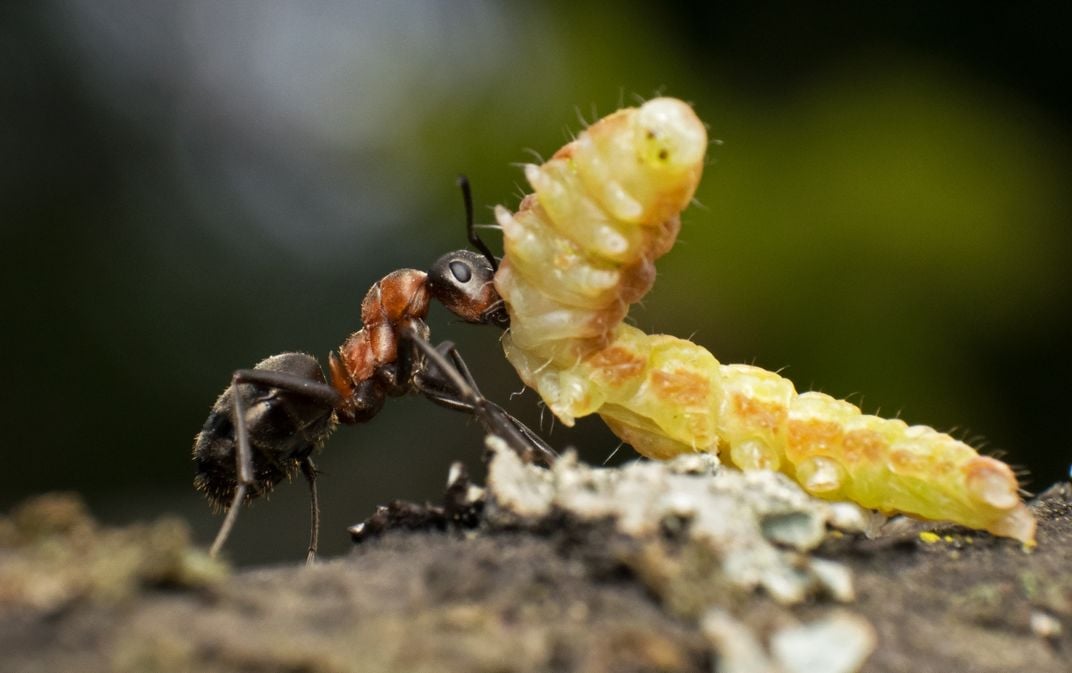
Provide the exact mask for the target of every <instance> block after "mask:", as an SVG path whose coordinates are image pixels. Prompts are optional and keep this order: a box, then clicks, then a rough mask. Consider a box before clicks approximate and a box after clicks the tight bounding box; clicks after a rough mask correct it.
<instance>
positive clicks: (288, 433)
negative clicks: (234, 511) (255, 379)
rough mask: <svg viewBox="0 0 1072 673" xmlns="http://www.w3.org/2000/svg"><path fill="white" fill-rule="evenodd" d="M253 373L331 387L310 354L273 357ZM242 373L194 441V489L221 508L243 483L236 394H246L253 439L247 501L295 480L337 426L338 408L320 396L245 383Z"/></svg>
mask: <svg viewBox="0 0 1072 673" xmlns="http://www.w3.org/2000/svg"><path fill="white" fill-rule="evenodd" d="M252 371H254V372H258V373H264V372H273V373H278V374H281V375H283V376H287V377H292V378H293V379H295V380H296V379H302V380H305V381H308V382H309V383H310V384H313V385H314V386H315V385H317V384H324V383H325V380H324V373H323V371H322V370H321V369H320V365H319V363H317V361H316V359H315V358H314V357H312V356H311V355H307V354H305V353H281V354H279V355H273V356H271V357H269V358H266V359H264V360H262V361H261V362H259V363H257V365H256V366H255V367H254V368H253V370H252ZM241 373H242V372H236V379H239V380H238V382H237V383H236V385H232V386H228V387H227V389H226V390H224V391H223V394H221V395H220V396H219V398H218V399H217V400H216V403H215V404H213V405H212V410H211V411H210V412H209V416H208V420H206V421H205V425H204V427H203V428H202V429H201V432H200V433H198V435H197V437H196V438H195V440H194V449H193V457H194V463H195V464H196V476H195V477H194V486H195V487H196V488H197V489H198V490H200V491H202V492H204V493H205V495H206V496H208V498H209V500H210V501H211V502H212V504H213V506H215V507H217V508H223V507H226V506H227V505H228V504H229V503H230V502H231V500H232V498H234V494H235V489H236V488H237V485H238V482H237V478H236V476H237V475H236V473H235V450H236V446H237V438H236V433H235V425H234V416H233V414H234V408H235V407H234V394H235V393H234V392H233V391H236V390H237V391H238V392H237V394H238V395H240V396H241V402H242V404H241V407H242V408H243V410H244V413H243V416H244V418H245V421H246V423H245V425H246V431H247V433H248V435H249V447H250V454H251V455H250V457H251V459H252V463H251V464H252V468H253V475H252V476H253V483H252V484H250V486H249V488H248V490H247V492H246V496H245V500H246V501H247V502H249V501H251V500H254V499H256V498H259V497H261V496H263V495H265V494H266V493H268V492H269V491H271V490H272V487H273V486H275V485H276V484H278V483H279V482H281V481H283V480H284V479H290V478H291V477H293V476H294V475H295V474H296V473H297V472H298V471H299V469H300V467H301V463H302V461H303V460H304V459H305V458H307V457H308V456H309V455H310V454H311V453H312V452H313V451H314V450H315V449H316V448H318V447H319V446H320V445H321V444H323V442H324V441H325V440H326V439H327V437H328V436H329V435H330V434H331V431H332V430H333V429H334V425H335V419H334V417H333V409H332V407H331V406H328V405H325V404H324V403H323V402H322V401H320V400H318V399H317V398H314V397H310V396H309V395H305V394H299V393H296V392H293V391H290V390H286V389H283V388H279V387H277V386H273V385H270V384H268V383H249V382H241V380H240V379H241Z"/></svg>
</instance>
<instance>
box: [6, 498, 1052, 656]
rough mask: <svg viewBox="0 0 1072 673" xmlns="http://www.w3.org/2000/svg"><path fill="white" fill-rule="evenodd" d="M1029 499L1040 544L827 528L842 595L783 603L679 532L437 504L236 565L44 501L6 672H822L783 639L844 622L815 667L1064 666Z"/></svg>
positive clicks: (154, 526) (14, 525)
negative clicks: (845, 636) (844, 648)
mask: <svg viewBox="0 0 1072 673" xmlns="http://www.w3.org/2000/svg"><path fill="white" fill-rule="evenodd" d="M455 490H457V489H455ZM1032 507H1033V508H1034V509H1035V511H1036V513H1037V515H1038V518H1039V524H1040V525H1039V536H1038V547H1037V549H1035V550H1034V551H1032V552H1026V551H1024V550H1023V549H1022V548H1021V547H1020V545H1018V544H1016V543H1014V542H1011V541H1009V540H1002V539H996V538H993V537H991V536H989V535H987V534H985V533H977V532H974V531H966V530H964V529H956V528H948V529H927V530H935V534H923V535H920V531H921V530H924V528H923V527H921V525H919V524H908V525H906V526H902V529H901V530H900V532H894V533H887V534H885V535H883V536H881V537H878V538H876V539H868V538H866V537H864V536H862V535H854V534H843V533H837V532H832V533H828V534H827V535H826V536H825V537H824V539H823V542H822V544H821V545H820V546H819V547H818V548H817V549H814V550H812V551H809V552H807V555H808V556H809V557H814V558H821V559H827V560H833V561H836V562H838V563H840V564H842V565H844V566H847V567H848V568H851V571H852V576H853V578H854V588H855V591H854V593H855V600H852V601H844V600H843V601H842V602H837V601H835V600H834V599H833V598H832V597H830V592H822V591H820V592H818V593H813V594H811V595H810V596H809V598H808V599H807V600H805V601H803V602H796V603H787V602H786V601H781V602H779V601H776V600H774V599H773V598H772V597H771V596H770V595H769V594H768V592H766V591H763V590H760V589H751V590H745V589H742V588H741V587H740V586H730V585H729V584H727V583H726V582H725V581H724V578H722V577H721V576H720V575H719V573H717V572H715V571H713V570H712V568H714V567H715V566H717V565H718V564H717V562H716V559H714V558H713V557H712V556H711V555H710V554H708V553H706V552H705V551H704V549H705V548H701V547H696V546H694V545H689V544H687V543H684V542H683V541H682V540H681V539H680V535H675V532H674V530H673V529H672V527H666V528H665V529H664V530H662V531H661V532H660V533H659V535H658V536H656V537H657V539H642V538H638V537H637V536H635V535H626V534H623V533H622V532H621V530H620V529H619V528H618V527H616V525H615V524H614V523H613V522H612V521H609V520H594V521H579V520H578V519H577V518H576V517H574V516H571V515H569V514H568V513H563V512H561V511H556V512H555V513H554V514H553V515H552V516H550V517H546V518H544V519H543V520H541V521H540V522H538V523H535V524H532V525H526V524H525V522H524V521H517V520H515V521H514V523H513V524H511V525H504V524H498V525H495V524H489V523H488V521H489V519H488V513H487V512H485V513H484V514H482V515H480V516H476V517H475V518H472V517H471V519H470V520H469V521H468V523H470V524H472V523H475V524H476V528H473V529H461V528H454V527H451V526H447V530H446V531H443V530H442V528H443V527H444V525H446V524H445V521H449V520H450V517H449V516H448V517H446V518H444V517H443V511H442V510H440V509H436V510H435V511H431V510H430V512H429V514H430V515H429V517H428V518H427V526H426V528H428V529H425V530H402V529H401V528H400V527H397V526H393V525H391V521H390V517H387V520H386V524H385V519H384V516H383V515H382V513H381V516H380V518H379V520H378V524H377V529H376V533H375V534H374V535H369V536H367V539H365V540H364V541H363V542H362V543H361V544H360V545H358V546H357V547H356V548H355V551H354V552H353V553H352V554H350V555H349V556H347V557H345V558H340V559H336V560H331V561H327V562H322V563H319V564H317V565H316V566H313V567H305V566H303V565H299V564H295V565H292V566H284V567H272V568H264V569H254V570H242V571H238V572H231V571H229V570H228V569H227V568H226V567H225V566H224V565H222V564H219V563H216V562H213V561H210V560H209V559H208V558H207V557H205V556H204V554H203V552H202V551H201V550H199V549H196V548H194V547H192V546H191V545H190V543H189V540H188V533H187V532H186V529H185V526H184V525H183V524H182V522H180V521H176V520H162V521H158V522H155V523H151V524H145V525H140V526H133V527H129V528H124V529H105V528H102V527H100V526H98V525H97V524H95V523H94V522H93V520H92V519H91V518H90V517H89V515H88V514H87V513H86V512H85V511H84V508H83V507H82V506H81V505H80V503H79V500H78V499H77V498H76V497H73V496H63V495H51V496H43V497H41V498H38V499H35V500H33V501H30V502H27V503H25V504H24V505H23V506H21V507H20V508H18V509H17V510H15V511H13V512H12V513H11V514H10V516H8V517H7V518H5V519H0V669H2V670H4V671H18V672H20V673H22V672H26V673H29V672H45V671H64V672H66V671H75V670H77V671H81V672H87V673H89V672H93V671H116V672H119V673H123V672H128V671H129V672H132V671H138V672H151V671H168V672H170V671H203V672H206V673H211V672H216V671H220V672H222V671H265V672H268V671H273V672H274V671H288V672H294V671H309V672H313V671H316V672H337V671H338V672H343V671H346V672H349V671H390V672H394V671H398V672H403V671H405V672H408V673H421V672H424V671H428V672H432V671H435V672H437V673H444V672H446V673H449V672H452V671H459V672H460V671H465V672H467V673H506V672H516V673H525V672H530V671H585V672H602V671H607V672H610V671H613V672H615V673H621V672H628V671H712V670H716V671H752V670H781V671H786V672H790V671H794V670H817V669H816V667H815V666H813V665H811V664H809V662H808V661H806V659H807V658H808V657H812V656H816V655H817V654H822V653H821V652H818V653H817V652H816V651H814V650H815V649H816V648H820V649H821V648H823V647H825V646H824V645H821V644H818V645H817V644H816V643H821V642H822V641H821V639H819V638H818V636H816V637H814V638H812V637H810V636H809V638H808V640H809V642H811V643H812V644H811V645H810V646H809V647H810V650H809V649H808V648H805V649H804V650H794V649H793V648H792V647H791V646H790V645H785V643H789V642H790V641H791V640H792V638H782V637H781V636H780V635H779V634H782V635H786V634H789V633H790V632H791V631H792V632H794V633H797V632H796V631H793V629H796V628H798V627H801V626H802V625H809V624H811V625H816V624H823V625H826V624H830V623H842V624H843V623H844V621H843V620H842V621H841V622H839V621H838V620H839V619H841V618H843V617H845V616H846V615H850V616H851V619H850V620H849V625H850V626H853V625H855V626H854V627H853V628H855V629H856V631H852V629H850V633H859V632H860V629H859V628H857V627H858V626H859V624H863V625H864V629H863V631H864V632H871V633H872V635H871V636H866V634H865V636H866V637H864V638H863V641H867V640H868V638H871V641H870V642H872V643H873V650H872V651H870V655H869V656H868V658H867V659H866V663H864V664H863V666H862V667H859V666H857V665H855V664H841V666H842V667H841V668H838V667H837V664H836V662H835V663H831V662H827V663H823V664H821V665H819V666H820V667H825V670H830V671H835V670H864V671H873V672H885V671H890V672H893V671H917V672H920V673H925V672H928V671H935V672H943V673H944V672H947V671H964V672H968V671H973V672H991V671H993V672H995V673H996V672H998V671H1002V672H1007V671H1020V670H1022V671H1037V672H1047V671H1053V672H1054V673H1056V672H1058V671H1067V670H1068V661H1069V657H1070V656H1072V488H1070V487H1069V484H1067V483H1063V484H1059V485H1057V486H1055V487H1053V488H1051V489H1049V490H1048V491H1047V492H1046V493H1044V494H1043V495H1042V496H1040V497H1039V498H1038V499H1037V500H1036V501H1035V502H1034V503H1033V504H1032ZM449 508H450V505H449V503H448V507H447V509H448V510H449ZM406 511H407V512H408V515H407V517H406V519H405V524H406V526H405V527H407V528H418V529H420V528H421V527H422V524H421V517H420V508H416V509H413V508H410V509H407V510H406ZM493 519H494V516H492V520H493ZM381 529H382V530H381ZM299 551H300V550H299ZM297 555H298V554H296V556H297ZM842 598H843V599H844V597H842ZM852 620H856V621H855V622H853V621H852ZM820 630H821V629H820ZM818 632H819V631H816V632H815V633H818ZM735 633H736V634H739V636H733V634H735ZM804 633H806V634H809V633H811V632H808V631H805V632H804ZM834 633H835V634H836V633H838V632H837V631H836V630H835V631H834ZM787 647H788V649H786V648H787ZM749 648H751V649H749ZM830 649H835V650H836V649H837V648H830ZM749 666H751V667H749ZM846 666H847V667H846Z"/></svg>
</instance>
